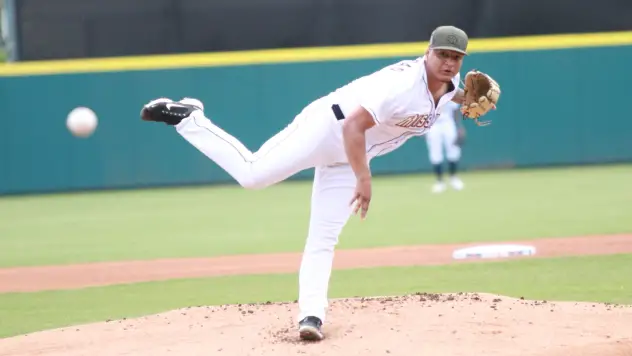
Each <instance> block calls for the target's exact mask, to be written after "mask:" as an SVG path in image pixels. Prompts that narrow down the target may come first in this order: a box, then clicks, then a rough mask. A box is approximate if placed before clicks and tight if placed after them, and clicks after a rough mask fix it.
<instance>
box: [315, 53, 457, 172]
mask: <svg viewBox="0 0 632 356" xmlns="http://www.w3.org/2000/svg"><path fill="white" fill-rule="evenodd" d="M424 64H425V56H424V57H419V58H416V59H414V60H404V61H401V62H398V63H395V64H393V65H390V66H387V67H385V68H383V69H381V70H378V71H377V72H374V73H372V74H369V75H367V76H364V77H361V78H358V79H356V80H354V81H352V82H351V83H349V84H347V85H345V86H343V87H341V88H339V89H338V90H336V91H334V92H333V93H331V94H330V95H329V96H328V97H327V100H328V101H331V102H335V103H338V104H339V105H340V107H341V109H342V111H343V112H344V113H345V115H347V116H348V115H349V114H351V112H352V111H353V110H354V109H355V108H356V107H357V106H358V105H360V106H362V107H364V108H365V109H366V110H367V111H368V112H369V113H371V115H372V116H373V119H374V120H375V126H374V127H372V128H371V129H369V130H368V131H367V132H366V141H367V158H368V159H369V160H370V159H371V158H373V157H377V156H380V155H384V154H386V153H388V152H391V151H393V150H395V149H396V148H398V147H399V146H401V145H402V144H404V142H406V140H408V139H409V138H411V137H413V136H419V135H423V134H425V133H426V132H427V131H428V129H429V128H430V127H431V126H432V125H433V124H434V122H435V120H436V119H437V113H438V112H439V111H440V110H442V108H443V107H444V106H445V105H447V104H448V103H450V102H452V101H451V100H452V98H453V97H454V95H455V94H456V91H457V88H458V86H459V80H460V75H459V74H457V75H456V76H455V77H454V78H452V84H453V88H452V90H451V91H450V92H448V93H446V94H445V95H444V96H442V97H441V100H440V101H439V103H438V105H437V106H435V105H434V100H433V98H432V94H431V93H430V90H429V89H428V79H427V74H426V70H425V69H426V68H425V65H424Z"/></svg>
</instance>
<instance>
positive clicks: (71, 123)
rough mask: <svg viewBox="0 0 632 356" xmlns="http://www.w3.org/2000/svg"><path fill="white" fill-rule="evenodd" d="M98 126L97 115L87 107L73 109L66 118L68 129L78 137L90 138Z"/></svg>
mask: <svg viewBox="0 0 632 356" xmlns="http://www.w3.org/2000/svg"><path fill="white" fill-rule="evenodd" d="M97 124H98V119H97V115H96V114H95V113H94V111H92V110H91V109H90V108H87V107H78V108H75V109H73V110H72V111H71V112H70V113H69V114H68V117H67V118H66V127H67V128H68V130H69V131H70V132H71V133H72V134H73V135H75V136H77V137H89V136H90V135H92V133H93V132H94V130H96V128H97Z"/></svg>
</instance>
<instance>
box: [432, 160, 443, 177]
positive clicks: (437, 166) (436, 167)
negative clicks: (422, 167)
mask: <svg viewBox="0 0 632 356" xmlns="http://www.w3.org/2000/svg"><path fill="white" fill-rule="evenodd" d="M433 167H434V172H435V175H436V176H437V181H441V180H442V179H443V169H442V167H441V164H435V165H433Z"/></svg>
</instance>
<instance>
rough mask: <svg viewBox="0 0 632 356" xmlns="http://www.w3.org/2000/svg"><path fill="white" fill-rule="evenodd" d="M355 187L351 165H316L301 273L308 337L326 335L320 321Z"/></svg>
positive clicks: (303, 321)
mask: <svg viewBox="0 0 632 356" xmlns="http://www.w3.org/2000/svg"><path fill="white" fill-rule="evenodd" d="M355 186H356V179H355V175H354V174H353V170H352V169H351V167H350V166H349V165H343V166H336V167H317V168H316V172H315V176H314V186H313V190H312V203H311V216H310V222H309V233H308V236H307V241H306V243H305V250H304V252H303V259H302V262H301V268H300V272H299V298H298V303H299V309H300V310H299V315H298V318H299V320H300V323H299V333H300V336H301V338H303V339H306V340H320V339H322V338H323V333H322V331H321V329H320V328H321V324H322V323H323V322H325V318H326V311H327V307H328V300H327V294H328V290H329V279H330V276H331V270H332V264H333V259H334V248H335V246H336V245H337V244H338V236H339V235H340V233H341V231H342V229H343V227H344V226H345V225H346V223H347V221H348V220H349V217H350V216H351V213H352V206H351V205H350V203H349V202H350V200H351V198H352V197H353V192H354V190H355Z"/></svg>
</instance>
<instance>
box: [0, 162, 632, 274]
mask: <svg viewBox="0 0 632 356" xmlns="http://www.w3.org/2000/svg"><path fill="white" fill-rule="evenodd" d="M630 176H632V166H616V167H599V168H573V169H570V168H569V169H548V170H520V171H517V170H516V171H491V172H490V171H488V172H473V173H467V174H463V179H464V180H465V183H466V189H465V190H464V191H462V192H458V193H456V192H452V191H448V192H446V193H445V194H442V195H440V196H435V195H432V194H431V193H430V185H431V183H432V176H430V175H422V176H420V175H413V176H405V177H378V178H376V179H375V183H374V198H373V201H372V207H371V210H370V212H369V218H368V219H367V220H366V221H364V222H360V221H359V220H358V219H357V218H354V219H352V220H351V221H350V223H349V224H348V225H347V228H346V229H345V230H344V231H343V234H342V236H341V243H340V245H339V248H359V247H374V246H390V245H403V244H425V243H452V242H471V241H500V240H508V239H529V238H538V237H557V236H574V235H585V234H610V233H622V232H632V210H631V209H630V208H629V203H630V201H632V189H631V188H630ZM310 189H311V184H310V183H309V182H288V183H283V184H281V185H278V186H274V187H271V188H268V189H265V190H261V191H248V190H244V189H241V188H239V187H235V186H229V187H211V188H189V189H157V190H144V191H122V192H100V193H91V194H76V195H73V194H68V195H49V196H30V197H5V198H0V216H2V219H0V236H1V237H2V238H1V239H0V267H8V266H18V265H45V264H67V263H78V262H92V261H109V260H125V259H149V258H163V257H191V256H217V255H224V254H237V253H267V252H299V251H301V250H302V248H303V243H304V239H305V234H306V231H307V223H308V213H309V198H310Z"/></svg>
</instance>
